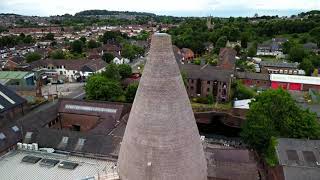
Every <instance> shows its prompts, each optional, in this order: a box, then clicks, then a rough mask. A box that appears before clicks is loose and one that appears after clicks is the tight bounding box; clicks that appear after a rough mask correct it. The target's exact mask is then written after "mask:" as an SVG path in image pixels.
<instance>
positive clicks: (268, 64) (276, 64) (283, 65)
mask: <svg viewBox="0 0 320 180" xmlns="http://www.w3.org/2000/svg"><path fill="white" fill-rule="evenodd" d="M260 66H264V67H279V68H298V66H299V64H298V63H286V62H271V61H261V62H260Z"/></svg>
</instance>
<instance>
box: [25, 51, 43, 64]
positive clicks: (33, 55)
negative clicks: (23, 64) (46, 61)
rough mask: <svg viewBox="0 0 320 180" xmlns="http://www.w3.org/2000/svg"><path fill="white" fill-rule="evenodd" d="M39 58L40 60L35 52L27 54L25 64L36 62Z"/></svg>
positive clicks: (39, 56)
mask: <svg viewBox="0 0 320 180" xmlns="http://www.w3.org/2000/svg"><path fill="white" fill-rule="evenodd" d="M41 58H42V56H41V55H40V54H39V53H36V52H32V53H29V54H27V56H26V60H27V63H31V62H33V61H38V60H40V59H41Z"/></svg>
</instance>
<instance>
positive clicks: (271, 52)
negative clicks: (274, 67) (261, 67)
mask: <svg viewBox="0 0 320 180" xmlns="http://www.w3.org/2000/svg"><path fill="white" fill-rule="evenodd" d="M287 41H289V40H288V39H286V38H273V39H272V40H271V42H265V43H263V44H259V45H258V47H257V56H279V55H280V56H281V55H283V49H282V44H283V43H285V42H287Z"/></svg>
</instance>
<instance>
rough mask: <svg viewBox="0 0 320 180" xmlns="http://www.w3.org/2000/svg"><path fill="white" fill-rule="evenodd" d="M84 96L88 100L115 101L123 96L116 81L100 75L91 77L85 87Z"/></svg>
mask: <svg viewBox="0 0 320 180" xmlns="http://www.w3.org/2000/svg"><path fill="white" fill-rule="evenodd" d="M85 92H86V96H87V98H88V99H90V100H101V101H116V100H117V99H119V97H120V96H121V95H122V94H123V91H122V88H121V86H120V83H119V82H118V81H115V80H112V79H108V78H106V77H104V76H102V75H94V76H91V77H90V78H89V79H88V81H87V83H86V86H85Z"/></svg>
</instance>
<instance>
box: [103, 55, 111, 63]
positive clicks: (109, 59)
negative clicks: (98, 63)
mask: <svg viewBox="0 0 320 180" xmlns="http://www.w3.org/2000/svg"><path fill="white" fill-rule="evenodd" d="M113 59H114V55H113V54H111V53H103V55H102V60H104V61H105V62H106V63H110V62H112V60H113Z"/></svg>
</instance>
